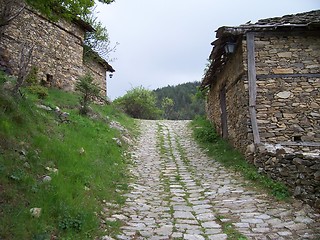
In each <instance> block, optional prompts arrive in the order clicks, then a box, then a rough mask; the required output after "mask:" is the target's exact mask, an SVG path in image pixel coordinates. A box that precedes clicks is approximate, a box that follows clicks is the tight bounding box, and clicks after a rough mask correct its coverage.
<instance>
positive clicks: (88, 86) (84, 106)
mask: <svg viewBox="0 0 320 240" xmlns="http://www.w3.org/2000/svg"><path fill="white" fill-rule="evenodd" d="M76 90H77V91H79V92H80V94H81V98H80V104H81V107H80V114H83V115H86V114H87V113H88V112H89V104H90V103H91V102H93V101H94V100H95V99H96V98H99V97H100V89H99V86H98V85H97V84H96V83H94V82H93V77H92V75H90V74H89V73H87V74H86V75H84V76H82V77H80V79H79V81H78V82H77V84H76Z"/></svg>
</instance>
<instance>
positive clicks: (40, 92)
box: [27, 85, 48, 99]
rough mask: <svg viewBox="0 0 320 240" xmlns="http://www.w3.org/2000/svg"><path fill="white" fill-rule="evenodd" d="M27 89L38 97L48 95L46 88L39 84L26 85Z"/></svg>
mask: <svg viewBox="0 0 320 240" xmlns="http://www.w3.org/2000/svg"><path fill="white" fill-rule="evenodd" d="M27 89H28V91H29V92H30V93H32V94H35V95H37V96H38V98H40V99H45V98H46V97H47V96H48V89H47V88H46V87H43V86H40V85H31V86H28V87H27Z"/></svg>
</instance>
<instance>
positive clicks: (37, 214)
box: [30, 208, 42, 218]
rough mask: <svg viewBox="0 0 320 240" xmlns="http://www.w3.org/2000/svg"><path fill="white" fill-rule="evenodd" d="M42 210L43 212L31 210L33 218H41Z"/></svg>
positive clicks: (37, 209)
mask: <svg viewBox="0 0 320 240" xmlns="http://www.w3.org/2000/svg"><path fill="white" fill-rule="evenodd" d="M41 210H42V209H41V208H31V209H30V214H31V216H32V217H35V218H39V217H40V215H41Z"/></svg>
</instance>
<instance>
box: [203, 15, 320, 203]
mask: <svg viewBox="0 0 320 240" xmlns="http://www.w3.org/2000/svg"><path fill="white" fill-rule="evenodd" d="M216 32H217V34H216V38H217V39H216V40H215V41H214V42H213V43H212V45H213V49H212V52H211V55H210V60H211V64H210V66H209V68H208V71H207V73H206V75H205V76H204V78H203V81H202V83H201V88H202V89H203V90H207V92H208V93H207V115H208V118H209V119H210V120H211V121H212V122H213V123H214V125H215V127H216V130H217V131H218V132H219V133H220V134H221V135H222V136H223V137H224V138H226V139H228V141H229V142H230V143H231V144H232V145H233V146H234V147H236V148H237V149H238V150H240V151H241V152H242V153H243V154H245V155H246V157H247V159H248V160H250V161H252V162H253V163H254V164H255V165H256V166H257V167H259V168H260V170H261V171H263V172H265V173H267V174H269V175H270V176H271V177H273V178H274V179H277V180H281V181H283V182H285V183H286V184H287V185H288V186H289V187H291V189H292V191H293V192H294V194H295V196H297V197H301V198H303V199H305V200H306V201H307V202H309V203H311V204H313V205H314V206H316V207H318V208H320V156H319V154H320V11H319V10H317V11H311V12H306V13H300V14H295V15H286V16H283V17H275V18H269V19H263V20H259V21H258V22H257V23H254V24H252V23H247V24H244V25H240V26H237V27H225V26H224V27H220V28H219V29H218V30H217V31H216Z"/></svg>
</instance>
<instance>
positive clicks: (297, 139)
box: [293, 136, 302, 142]
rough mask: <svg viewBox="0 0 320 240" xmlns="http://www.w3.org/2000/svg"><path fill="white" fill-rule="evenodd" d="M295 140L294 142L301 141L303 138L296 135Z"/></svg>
mask: <svg viewBox="0 0 320 240" xmlns="http://www.w3.org/2000/svg"><path fill="white" fill-rule="evenodd" d="M293 141H294V142H301V141H302V140H301V136H294V137H293Z"/></svg>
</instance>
